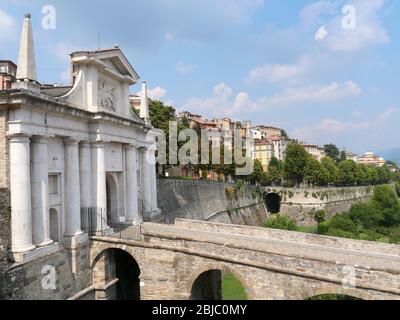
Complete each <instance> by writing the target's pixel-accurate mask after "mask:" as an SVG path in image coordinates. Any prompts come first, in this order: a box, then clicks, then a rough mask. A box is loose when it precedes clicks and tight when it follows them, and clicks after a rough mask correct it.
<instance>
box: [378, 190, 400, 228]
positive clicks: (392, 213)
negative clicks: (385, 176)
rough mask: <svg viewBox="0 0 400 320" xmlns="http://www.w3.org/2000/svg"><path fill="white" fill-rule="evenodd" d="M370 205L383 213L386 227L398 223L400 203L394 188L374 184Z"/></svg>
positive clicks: (399, 219)
mask: <svg viewBox="0 0 400 320" xmlns="http://www.w3.org/2000/svg"><path fill="white" fill-rule="evenodd" d="M372 205H373V206H374V207H375V208H377V209H378V211H379V212H381V213H382V214H383V219H384V221H383V223H384V225H385V226H386V227H393V226H397V225H400V203H399V198H398V197H397V194H396V192H395V190H394V189H393V188H392V187H391V186H388V185H383V186H376V187H375V189H374V195H373V198H372Z"/></svg>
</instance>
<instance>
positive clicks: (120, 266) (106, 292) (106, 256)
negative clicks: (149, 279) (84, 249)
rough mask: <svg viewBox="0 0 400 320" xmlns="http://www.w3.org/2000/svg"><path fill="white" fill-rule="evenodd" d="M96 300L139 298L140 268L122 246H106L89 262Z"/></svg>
mask: <svg viewBox="0 0 400 320" xmlns="http://www.w3.org/2000/svg"><path fill="white" fill-rule="evenodd" d="M91 270H92V278H93V287H94V291H95V299H97V300H140V274H141V269H140V267H139V264H138V262H137V261H136V259H135V258H134V257H133V255H132V254H131V253H130V252H128V251H126V250H124V249H123V248H107V249H104V250H103V251H101V252H100V253H99V254H98V255H97V256H95V257H94V259H93V261H92V263H91Z"/></svg>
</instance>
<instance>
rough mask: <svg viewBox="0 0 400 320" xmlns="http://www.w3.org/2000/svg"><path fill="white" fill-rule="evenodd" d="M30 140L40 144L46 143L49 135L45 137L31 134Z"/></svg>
mask: <svg viewBox="0 0 400 320" xmlns="http://www.w3.org/2000/svg"><path fill="white" fill-rule="evenodd" d="M31 141H32V142H35V143H40V144H48V143H49V137H47V136H32V137H31Z"/></svg>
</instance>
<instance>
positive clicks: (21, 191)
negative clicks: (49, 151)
mask: <svg viewBox="0 0 400 320" xmlns="http://www.w3.org/2000/svg"><path fill="white" fill-rule="evenodd" d="M9 143H10V191H11V252H12V253H25V252H29V251H31V250H33V249H35V246H34V245H33V242H32V207H31V179H30V145H29V143H30V142H29V136H27V135H22V134H21V135H13V136H11V137H10V140H9Z"/></svg>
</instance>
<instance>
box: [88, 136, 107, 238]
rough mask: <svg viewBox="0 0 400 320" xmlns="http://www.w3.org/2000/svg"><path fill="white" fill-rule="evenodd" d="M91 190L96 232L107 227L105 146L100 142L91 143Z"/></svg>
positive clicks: (93, 222)
mask: <svg viewBox="0 0 400 320" xmlns="http://www.w3.org/2000/svg"><path fill="white" fill-rule="evenodd" d="M92 179H93V180H92V190H93V206H94V214H93V215H94V217H93V220H92V224H93V227H94V228H95V231H96V232H100V233H101V232H103V231H105V230H107V229H108V224H107V187H106V159H105V146H104V143H102V142H97V143H94V144H92Z"/></svg>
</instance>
